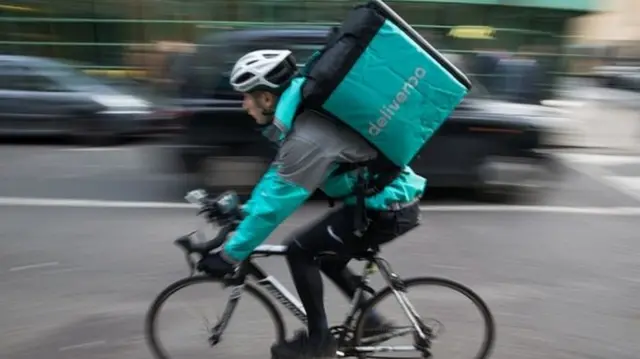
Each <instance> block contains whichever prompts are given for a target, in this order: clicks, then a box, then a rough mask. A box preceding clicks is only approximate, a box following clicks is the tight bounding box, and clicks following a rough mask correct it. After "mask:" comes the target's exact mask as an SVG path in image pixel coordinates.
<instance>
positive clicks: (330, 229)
mask: <svg viewBox="0 0 640 359" xmlns="http://www.w3.org/2000/svg"><path fill="white" fill-rule="evenodd" d="M368 215H369V218H370V219H371V225H370V226H369V229H368V230H367V232H366V233H365V234H364V236H363V237H361V238H358V237H356V236H355V235H354V234H353V223H354V221H353V218H354V207H353V206H344V207H341V208H338V209H337V210H334V211H332V212H329V214H327V215H326V216H324V217H323V218H321V219H320V220H318V221H317V222H315V223H312V224H310V225H308V226H306V227H304V228H302V229H301V230H299V231H297V232H296V233H295V234H294V235H293V236H291V237H289V238H288V239H287V240H286V241H285V243H284V244H285V245H287V262H288V263H289V268H290V270H291V275H292V277H293V282H294V284H295V286H296V289H297V291H298V295H299V296H300V301H301V302H302V304H303V305H304V309H305V311H306V312H307V318H308V330H309V336H310V337H312V338H318V339H319V338H320V337H322V336H324V335H326V334H327V333H328V330H329V324H328V321H327V315H326V313H325V309H324V297H323V287H322V278H321V276H320V270H322V272H323V273H324V274H325V275H326V276H327V277H329V278H330V279H331V280H332V281H333V282H334V283H335V284H336V286H338V288H340V290H341V291H342V292H343V293H344V294H345V295H346V296H347V297H349V298H352V297H353V296H354V294H355V291H356V289H357V279H358V278H357V275H356V274H355V273H353V272H352V271H351V270H350V269H349V268H348V267H347V264H348V263H349V261H350V259H342V258H340V259H338V258H334V257H323V258H322V260H321V261H319V260H317V257H316V255H317V254H319V253H321V252H333V253H338V254H340V255H346V256H347V257H348V255H349V253H353V252H358V251H362V250H366V249H367V247H368V245H369V244H371V243H375V244H378V245H382V244H384V243H388V242H390V241H392V240H393V239H395V238H397V237H398V236H400V235H402V234H404V233H406V232H408V231H409V230H411V229H413V228H415V227H416V226H418V223H419V218H420V208H419V204H418V203H415V204H412V205H410V206H408V207H405V208H403V209H400V210H397V211H385V212H380V211H369V212H368Z"/></svg>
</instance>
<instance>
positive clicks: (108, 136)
mask: <svg viewBox="0 0 640 359" xmlns="http://www.w3.org/2000/svg"><path fill="white" fill-rule="evenodd" d="M74 124H75V128H74V130H73V135H74V136H73V137H74V139H75V142H76V143H78V144H81V145H85V146H94V147H100V146H110V145H114V144H116V143H118V141H119V139H118V136H117V135H116V134H115V133H113V131H112V130H111V129H109V128H107V127H106V126H105V125H104V124H103V123H102V122H101V121H99V120H97V119H93V118H81V119H79V120H76V121H74Z"/></svg>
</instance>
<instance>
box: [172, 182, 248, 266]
mask: <svg viewBox="0 0 640 359" xmlns="http://www.w3.org/2000/svg"><path fill="white" fill-rule="evenodd" d="M185 199H186V200H187V201H188V202H190V203H192V204H195V205H198V206H199V207H200V209H199V211H198V215H201V214H204V215H205V217H206V219H207V222H209V223H215V224H218V225H219V226H220V230H219V231H218V233H217V234H216V235H215V236H214V237H213V239H211V240H209V241H206V242H203V243H197V242H193V241H192V240H191V237H192V235H193V234H194V233H196V232H197V231H194V232H191V233H189V234H187V235H184V236H182V237H180V238H178V239H176V240H175V241H174V244H175V245H177V246H178V247H180V248H181V249H182V250H183V251H184V252H185V255H186V258H187V263H188V264H189V267H190V269H191V271H192V273H193V271H194V269H195V264H194V262H193V260H192V259H191V254H193V253H196V254H199V255H200V256H205V255H206V254H207V253H209V252H211V251H212V250H214V249H216V248H218V247H220V246H222V245H223V244H224V242H225V241H226V240H227V236H228V235H229V234H230V233H231V232H233V231H234V230H235V229H236V228H237V227H238V225H239V224H240V221H241V220H242V218H243V217H244V215H243V213H242V208H241V205H240V203H239V200H238V197H237V195H236V193H235V192H233V191H227V192H224V193H222V194H221V195H219V196H217V197H215V198H212V197H211V196H210V195H209V194H208V193H207V192H206V191H204V190H195V191H191V192H189V193H188V194H187V195H186V196H185Z"/></svg>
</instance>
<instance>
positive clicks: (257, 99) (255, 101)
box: [242, 91, 275, 125]
mask: <svg viewBox="0 0 640 359" xmlns="http://www.w3.org/2000/svg"><path fill="white" fill-rule="evenodd" d="M274 106H275V96H273V94H271V93H268V92H262V91H259V92H254V93H251V94H248V93H245V94H244V99H243V101H242V108H244V109H245V111H247V113H248V114H249V115H250V116H251V117H253V119H254V120H256V123H258V124H259V125H267V124H269V122H271V120H272V116H265V115H264V114H263V112H264V111H272V110H273V109H274Z"/></svg>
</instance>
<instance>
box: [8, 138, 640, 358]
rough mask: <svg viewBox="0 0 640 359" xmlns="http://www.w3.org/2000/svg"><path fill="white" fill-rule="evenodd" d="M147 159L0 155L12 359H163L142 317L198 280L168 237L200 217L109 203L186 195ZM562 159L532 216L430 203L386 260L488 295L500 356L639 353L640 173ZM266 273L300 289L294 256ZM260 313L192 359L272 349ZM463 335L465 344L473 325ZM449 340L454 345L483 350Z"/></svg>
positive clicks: (273, 261) (42, 152)
mask: <svg viewBox="0 0 640 359" xmlns="http://www.w3.org/2000/svg"><path fill="white" fill-rule="evenodd" d="M148 150H149V148H137V147H134V148H131V147H125V148H116V149H111V150H106V151H105V150H99V151H95V150H88V149H72V148H67V149H65V148H60V147H52V146H5V147H1V148H0V293H1V294H0V306H1V310H0V323H2V325H0V357H1V358H7V359H23V358H24V359H41V358H42V359H44V358H47V359H58V358H65V359H67V358H83V359H98V358H100V359H102V358H113V359H120V358H130V359H145V358H151V355H150V354H149V351H148V349H147V347H146V345H145V343H144V338H143V332H142V327H143V320H144V315H145V312H146V310H147V308H148V306H149V303H150V302H151V301H152V300H153V298H154V297H155V295H156V294H157V293H158V292H160V291H161V290H162V289H163V288H164V287H165V286H167V285H168V284H169V283H171V282H173V281H175V280H177V279H179V278H181V277H182V276H184V275H185V274H186V273H187V272H186V266H185V264H184V262H183V258H182V255H181V254H180V252H178V250H177V249H175V248H174V247H173V246H172V245H171V241H172V240H173V239H174V238H175V237H177V236H178V235H181V234H184V233H186V232H188V231H190V230H191V229H193V228H194V226H196V225H197V224H198V222H197V219H196V218H195V217H194V214H195V213H194V212H193V211H192V210H190V209H188V208H179V207H180V206H179V205H171V204H168V205H167V206H168V207H167V208H144V205H145V204H144V203H138V204H139V205H140V206H141V207H140V208H128V207H133V205H131V206H128V205H127V204H123V203H122V202H110V201H127V202H140V201H155V202H158V201H169V202H175V201H177V200H179V197H178V196H177V195H176V194H175V193H174V194H172V193H171V191H169V190H168V189H170V187H171V184H172V183H174V182H175V181H176V179H175V178H172V177H171V176H168V175H165V176H164V177H162V176H158V175H157V174H150V171H149V166H150V165H151V162H150V160H149V158H150V157H149V156H148V154H149V151H148ZM563 158H564V159H565V161H566V163H567V166H569V167H568V172H567V176H566V178H565V181H563V182H562V183H559V184H558V185H557V186H556V188H555V189H554V190H552V191H550V192H549V193H547V194H546V195H545V196H542V197H540V198H538V199H537V200H536V201H532V202H530V203H526V205H524V206H511V207H506V208H504V207H497V208H496V207H492V206H487V205H484V204H477V203H472V202H466V201H464V200H460V199H453V200H448V199H444V200H443V199H440V200H437V201H431V202H429V201H427V202H425V203H424V224H423V226H421V227H420V228H419V229H417V230H415V231H414V232H412V233H410V234H408V235H406V236H405V237H403V238H401V239H398V240H397V241H396V242H395V243H393V244H391V245H389V246H388V247H386V248H385V249H384V252H383V254H384V255H385V256H386V257H387V258H388V259H389V260H390V261H391V263H392V264H393V265H394V269H396V270H397V271H398V272H399V273H400V274H401V275H406V276H412V275H419V274H425V275H437V276H445V277H449V278H452V279H455V280H457V281H460V282H462V283H465V284H467V285H468V286H470V287H471V288H473V289H474V290H476V291H477V292H478V293H479V294H480V295H481V296H482V297H483V298H485V300H486V301H487V304H488V305H489V306H490V308H491V309H492V311H493V312H494V315H495V318H496V324H497V341H496V347H495V351H494V354H493V356H492V357H493V358H499V359H507V358H509V359H525V358H536V359H537V358H558V359H565V358H566V359H568V358H576V359H577V358H581V359H582V358H593V359H596V358H620V359H626V358H629V359H631V358H637V353H638V352H640V344H639V342H638V341H637V338H638V336H640V325H639V324H638V323H640V316H639V314H638V313H640V304H639V303H640V302H638V300H637V298H638V297H640V279H638V278H640V262H639V261H638V257H639V255H640V245H639V244H638V241H637V234H638V232H639V231H638V230H639V229H640V225H638V217H639V216H640V206H639V203H640V199H639V198H640V195H636V194H635V193H636V192H634V191H633V186H632V185H626V186H624V187H623V186H621V185H620V183H623V182H624V183H627V184H628V183H633V180H629V179H627V180H626V182H625V180H623V181H622V182H621V181H620V178H619V177H625V178H627V177H634V176H635V173H636V172H634V170H633V168H638V166H637V164H635V162H634V161H633V160H632V159H629V158H626V159H625V160H626V162H625V161H622V160H621V159H618V160H617V162H616V163H617V164H615V166H612V165H611V163H612V162H615V159H607V160H606V161H605V160H603V159H600V160H599V161H596V160H594V157H591V158H590V159H589V160H586V159H585V158H582V160H579V159H576V157H575V156H573V157H572V158H570V156H569V157H566V156H565V157H563ZM620 162H625V163H622V164H620ZM614 167H615V168H614ZM611 173H614V177H616V178H617V179H616V180H612V179H611V178H610V177H611ZM637 173H638V175H640V170H639V171H638V172H637ZM172 181H173V182H172ZM616 181H617V182H616ZM35 199H41V201H40V202H38V201H35ZM43 199H44V200H43ZM47 199H48V200H47ZM70 199H71V200H73V199H76V200H78V199H88V200H92V201H88V202H82V203H80V202H74V201H70ZM326 210H327V208H326V206H325V205H324V203H314V204H310V205H308V206H306V207H305V208H303V209H301V210H300V211H299V212H298V213H296V214H295V215H294V216H293V217H292V218H291V219H290V220H288V221H287V222H286V223H285V224H284V225H283V226H281V227H280V228H279V229H278V230H277V231H276V233H274V235H273V236H272V238H271V239H270V240H269V242H270V243H278V242H279V240H280V238H282V237H284V236H286V235H287V234H288V233H290V232H291V231H292V230H294V229H295V228H296V226H298V225H300V224H302V223H305V222H306V221H308V220H310V219H312V218H313V217H315V216H317V215H318V214H319V213H321V212H323V211H326ZM260 263H261V264H262V263H264V266H265V268H266V269H268V270H269V271H270V272H271V273H272V274H274V275H276V276H277V277H278V278H279V279H281V281H282V282H283V284H284V285H285V286H287V287H288V288H293V287H292V286H291V281H290V280H289V274H288V273H287V270H286V265H285V264H284V263H283V262H282V260H279V259H278V258H269V259H261V260H260ZM354 266H355V264H354ZM378 284H379V283H378ZM212 293H215V291H213V290H212ZM204 298H206V297H204ZM326 298H327V299H326V300H327V302H328V309H329V311H330V313H331V319H332V321H336V320H338V319H339V318H340V316H341V315H342V314H343V313H344V310H345V309H346V307H345V301H344V299H343V298H342V297H340V296H339V295H338V294H337V293H336V291H335V290H334V289H333V288H332V287H330V286H327V287H326ZM410 298H411V299H412V300H413V301H414V302H415V304H416V306H417V307H418V309H419V310H420V308H424V305H422V303H423V302H425V303H426V302H428V301H429V300H431V299H433V300H434V302H435V303H436V304H438V305H442V306H443V307H442V311H438V310H433V312H436V313H435V314H434V315H433V316H434V317H436V318H437V319H439V320H441V321H443V322H444V323H443V324H444V325H445V328H447V329H450V328H448V327H447V324H448V323H447V322H446V320H447V316H448V318H449V319H451V320H452V322H462V320H463V319H464V320H466V319H467V317H466V316H464V315H462V314H460V313H458V306H457V304H451V303H454V302H450V301H446V300H443V299H440V300H438V298H443V297H438V296H435V297H433V296H427V295H417V296H414V297H413V296H411V294H410ZM434 298H435V299H434ZM201 299H202V298H201ZM247 303H250V302H248V301H247ZM456 303H457V302H456ZM247 305H248V307H246V309H244V310H242V311H241V313H240V315H241V318H242V319H237V320H238V321H239V322H238V324H236V329H235V330H236V334H237V336H236V337H237V338H239V339H237V340H236V341H234V338H236V337H232V338H229V339H227V342H226V343H225V344H226V346H225V348H224V349H225V351H224V352H222V354H218V355H219V356H215V355H216V353H217V352H214V354H213V355H212V354H208V355H207V354H202V355H201V356H193V357H200V358H204V357H224V358H229V359H240V358H263V357H265V356H266V355H268V354H267V348H268V344H269V342H268V338H269V334H270V331H269V329H270V327H269V324H268V323H269V322H268V317H267V316H266V315H264V314H262V313H261V312H257V307H255V306H253V305H252V304H247ZM447 309H450V310H449V311H447ZM451 309H453V311H451ZM175 312H176V313H177V312H178V311H177V309H176V310H175ZM256 313H260V314H256ZM439 313H443V316H444V317H443V318H440V317H439V316H438V314H439ZM186 316H188V315H186ZM176 318H179V317H172V319H171V323H172V324H173V325H172V326H167V327H163V330H167V331H168V334H167V338H169V339H175V338H182V336H183V335H184V331H186V329H187V326H186V324H184V323H182V322H181V321H180V320H178V319H176ZM210 320H215V318H213V319H210ZM242 320H244V321H242ZM244 323H246V324H245V325H243V324H244ZM287 323H288V324H289V327H288V329H289V333H291V332H292V331H293V330H294V329H296V326H295V325H296V322H295V321H294V320H292V319H291V318H290V316H289V315H287ZM191 324H193V325H194V326H197V325H201V323H200V322H198V321H197V320H196V321H193V322H191ZM456 328H458V329H457V330H460V331H459V332H458V334H459V333H463V334H462V335H466V334H467V332H466V330H467V326H462V327H455V326H454V325H452V328H451V330H452V331H454V329H456ZM171 329H173V330H172V331H169V330H171ZM475 329H479V328H475ZM454 332H455V331H454ZM452 334H455V333H452ZM446 335H447V334H446V333H445V334H444V337H443V341H445V337H446ZM243 340H244V341H245V344H243ZM246 341H250V342H249V343H250V344H246ZM263 342H264V345H261V344H263ZM234 343H235V345H233V344H234ZM447 343H448V344H447V349H449V348H454V347H456V348H462V349H465V348H467V347H468V346H470V345H471V344H468V343H467V341H466V340H458V341H454V342H447ZM259 344H260V345H259ZM447 352H448V351H447V350H443V353H447ZM436 353H438V351H437V350H436ZM467 353H469V352H467ZM186 357H188V356H185V358H186ZM436 357H440V358H442V357H446V358H450V357H453V356H444V355H443V356H436Z"/></svg>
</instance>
